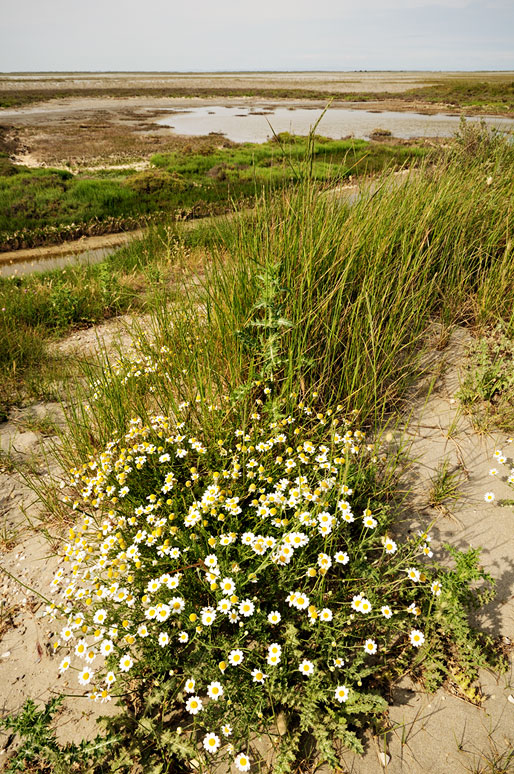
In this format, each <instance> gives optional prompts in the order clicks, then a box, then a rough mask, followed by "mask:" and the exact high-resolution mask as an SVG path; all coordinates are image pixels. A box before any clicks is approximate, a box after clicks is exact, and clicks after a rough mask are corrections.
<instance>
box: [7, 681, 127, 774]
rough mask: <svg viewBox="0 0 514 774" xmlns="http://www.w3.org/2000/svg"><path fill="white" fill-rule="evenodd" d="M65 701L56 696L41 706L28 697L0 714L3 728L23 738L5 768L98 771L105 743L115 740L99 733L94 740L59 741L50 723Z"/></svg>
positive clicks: (59, 773) (57, 772) (60, 773)
mask: <svg viewBox="0 0 514 774" xmlns="http://www.w3.org/2000/svg"><path fill="white" fill-rule="evenodd" d="M62 702H63V697H62V696H57V697H54V698H52V699H50V700H49V701H48V702H47V703H46V704H45V705H44V707H43V708H42V709H38V707H37V705H36V703H35V702H34V701H33V700H32V699H27V700H26V702H25V704H24V705H23V707H22V708H21V710H20V711H19V712H18V713H17V714H15V715H7V716H5V717H3V718H0V728H3V729H4V730H5V731H10V732H11V733H12V734H16V735H17V736H18V739H19V740H20V742H21V743H20V744H19V746H18V747H17V748H16V750H15V752H14V754H13V755H12V756H11V757H10V758H9V761H8V763H7V767H6V769H5V771H6V772H9V774H12V773H13V772H16V771H20V772H33V773H34V774H39V773H41V774H43V772H54V773H55V774H69V772H70V771H76V772H84V774H86V772H87V773H88V774H89V773H90V772H93V771H97V769H96V767H95V765H94V764H95V761H97V760H98V759H99V757H100V756H104V754H105V747H106V746H108V745H109V744H112V742H111V741H106V740H105V739H104V737H103V736H101V735H98V736H97V737H96V738H95V739H94V740H93V741H82V742H80V743H79V744H75V743H73V742H72V743H69V744H66V745H61V744H59V742H58V741H57V739H56V734H55V729H54V728H53V727H52V725H51V724H52V722H53V720H54V717H55V715H56V714H57V713H58V711H59V707H60V706H61V704H62ZM11 741H12V740H11Z"/></svg>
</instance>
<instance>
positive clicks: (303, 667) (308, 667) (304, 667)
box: [298, 658, 314, 677]
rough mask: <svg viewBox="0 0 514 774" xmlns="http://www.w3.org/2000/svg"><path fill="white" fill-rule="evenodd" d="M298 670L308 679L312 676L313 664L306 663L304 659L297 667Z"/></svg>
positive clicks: (310, 662)
mask: <svg viewBox="0 0 514 774" xmlns="http://www.w3.org/2000/svg"><path fill="white" fill-rule="evenodd" d="M298 670H299V671H300V672H301V673H302V675H305V676H306V677H309V676H310V675H312V674H314V664H313V663H312V661H308V660H307V659H306V658H305V659H304V660H303V661H301V662H300V664H299V665H298Z"/></svg>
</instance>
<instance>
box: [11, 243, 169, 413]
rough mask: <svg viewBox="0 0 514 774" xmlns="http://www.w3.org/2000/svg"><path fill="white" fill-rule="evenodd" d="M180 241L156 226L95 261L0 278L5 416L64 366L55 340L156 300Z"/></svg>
mask: <svg viewBox="0 0 514 774" xmlns="http://www.w3.org/2000/svg"><path fill="white" fill-rule="evenodd" d="M175 246H176V240H175V238H174V237H173V236H171V237H170V236H169V233H168V231H167V230H166V228H155V229H153V230H150V232H149V233H148V235H147V236H146V237H145V238H144V239H141V240H136V241H134V242H131V243H129V244H128V245H127V246H125V247H123V248H121V249H120V250H118V251H116V252H115V253H113V254H112V255H110V256H108V257H107V258H106V259H105V260H103V261H102V262H100V263H97V264H89V265H80V264H77V265H71V266H68V267H66V268H65V269H56V270H52V271H48V272H43V273H38V274H33V275H26V276H22V277H8V278H0V396H1V397H0V419H2V418H3V419H5V418H6V416H7V412H8V409H9V407H10V406H11V405H13V404H19V403H20V402H23V401H24V400H25V399H26V398H27V397H28V396H29V395H30V396H31V397H33V398H37V397H40V396H41V395H42V394H46V393H47V392H48V390H47V386H48V384H49V381H51V380H53V377H54V376H55V371H56V369H57V370H58V369H59V368H60V367H61V366H59V365H58V364H59V363H60V359H59V358H55V357H49V355H48V350H47V345H48V343H49V342H50V341H51V340H52V339H56V338H60V337H62V336H64V335H66V334H67V333H68V332H69V331H70V330H72V329H74V328H80V327H87V326H90V325H92V324H94V323H97V322H100V321H102V320H105V319H108V318H111V317H114V316H116V315H119V314H122V313H126V312H128V311H129V310H131V309H144V308H148V307H151V306H152V304H153V303H154V297H153V295H152V294H153V293H157V292H158V290H159V289H160V292H166V291H167V289H168V287H169V282H170V276H171V275H170V272H172V270H173V269H174V267H175V265H176V263H177V261H179V258H178V257H177V254H176V251H174V249H175ZM150 288H153V290H152V292H150ZM54 361H55V362H54ZM45 371H48V372H49V374H48V378H43V373H44V372H45ZM50 374H52V378H51V379H50ZM45 385H46V386H45Z"/></svg>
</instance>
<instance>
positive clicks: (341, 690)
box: [334, 685, 349, 703]
mask: <svg viewBox="0 0 514 774" xmlns="http://www.w3.org/2000/svg"><path fill="white" fill-rule="evenodd" d="M348 695H349V690H348V688H347V687H346V685H338V686H337V688H336V690H335V694H334V697H335V698H336V699H337V701H338V702H339V703H342V702H344V701H347V700H348Z"/></svg>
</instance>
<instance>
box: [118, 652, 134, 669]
mask: <svg viewBox="0 0 514 774" xmlns="http://www.w3.org/2000/svg"><path fill="white" fill-rule="evenodd" d="M133 664H134V662H133V661H132V659H131V658H130V656H128V655H125V656H122V657H121V658H120V664H119V668H120V670H121V671H122V672H128V671H129V669H131V667H132V666H133Z"/></svg>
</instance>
